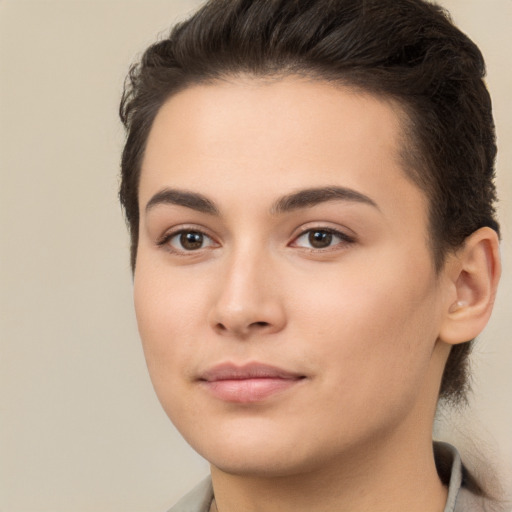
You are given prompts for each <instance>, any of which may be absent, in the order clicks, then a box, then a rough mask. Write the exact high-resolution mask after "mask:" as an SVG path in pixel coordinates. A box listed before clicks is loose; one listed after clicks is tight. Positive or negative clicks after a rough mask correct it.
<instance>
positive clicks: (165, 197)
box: [146, 188, 219, 215]
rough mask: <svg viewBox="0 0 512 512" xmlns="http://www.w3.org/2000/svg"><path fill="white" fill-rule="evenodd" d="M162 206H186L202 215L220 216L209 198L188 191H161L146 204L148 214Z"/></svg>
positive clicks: (168, 189)
mask: <svg viewBox="0 0 512 512" xmlns="http://www.w3.org/2000/svg"><path fill="white" fill-rule="evenodd" d="M161 204H173V205H178V206H184V207H185V208H191V209H192V210H196V211H198V212H201V213H208V214H210V215H219V209H218V208H217V207H216V206H215V204H214V203H213V202H212V201H210V200H209V199H208V198H207V197H205V196H203V195H202V194H198V193H196V192H189V191H187V190H177V189H172V188H164V189H163V190H160V191H159V192H157V193H156V194H155V195H154V196H153V197H152V198H151V199H150V200H149V201H148V203H147V204H146V213H147V212H148V211H150V210H151V209H153V208H155V206H158V205H161Z"/></svg>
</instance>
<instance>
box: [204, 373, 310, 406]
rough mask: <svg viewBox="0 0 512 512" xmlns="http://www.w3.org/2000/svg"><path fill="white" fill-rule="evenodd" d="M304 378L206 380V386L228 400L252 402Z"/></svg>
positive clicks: (218, 396) (267, 396)
mask: <svg viewBox="0 0 512 512" xmlns="http://www.w3.org/2000/svg"><path fill="white" fill-rule="evenodd" d="M301 381H302V379H281V378H273V377H267V378H253V379H232V380H230V379H228V380H216V381H204V382H203V384H204V385H205V387H206V388H207V389H208V391H210V393H212V394H213V395H214V396H215V397H217V398H220V399H221V400H224V401H226V402H236V403H252V402H261V401H262V400H265V399H266V398H269V397H271V396H272V395H275V394H276V393H280V392H282V391H285V390H288V389H290V388H292V387H293V386H296V385H297V384H298V383H299V382H301Z"/></svg>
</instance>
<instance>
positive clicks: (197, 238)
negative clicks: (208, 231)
mask: <svg viewBox="0 0 512 512" xmlns="http://www.w3.org/2000/svg"><path fill="white" fill-rule="evenodd" d="M180 243H181V245H182V247H183V248H184V249H187V250H193V249H200V248H201V246H202V245H203V235H202V234H201V233H197V232H195V231H188V232H187V233H182V234H181V236H180Z"/></svg>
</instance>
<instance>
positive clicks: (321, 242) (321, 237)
mask: <svg viewBox="0 0 512 512" xmlns="http://www.w3.org/2000/svg"><path fill="white" fill-rule="evenodd" d="M332 239H333V235H332V233H330V232H329V231H322V230H316V231H315V230H312V231H310V232H309V234H308V242H309V243H310V245H311V247H314V248H315V249H324V248H326V247H329V246H330V245H331V243H332Z"/></svg>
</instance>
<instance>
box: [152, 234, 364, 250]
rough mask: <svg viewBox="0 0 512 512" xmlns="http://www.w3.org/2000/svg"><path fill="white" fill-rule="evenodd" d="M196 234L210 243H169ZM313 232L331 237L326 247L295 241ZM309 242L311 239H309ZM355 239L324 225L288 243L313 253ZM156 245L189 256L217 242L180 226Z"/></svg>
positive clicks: (348, 242)
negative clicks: (195, 245)
mask: <svg viewBox="0 0 512 512" xmlns="http://www.w3.org/2000/svg"><path fill="white" fill-rule="evenodd" d="M192 233H193V234H197V235H200V236H201V237H202V241H204V240H209V241H210V243H209V244H208V245H207V246H203V245H201V247H198V248H196V249H185V248H181V249H178V248H176V247H173V246H172V245H171V241H172V240H173V239H174V238H176V237H181V236H183V235H186V234H192ZM313 233H322V234H323V235H328V236H329V237H331V238H330V239H329V245H327V246H326V247H304V246H301V245H297V241H298V240H300V239H301V238H302V237H305V236H306V235H309V236H311V235H312V234H313ZM332 238H338V239H339V241H338V242H337V243H335V244H333V245H331V244H330V242H331V241H332ZM309 241H310V242H311V240H309ZM355 241H356V239H355V238H354V237H352V236H349V235H347V234H346V233H343V232H342V231H338V230H336V229H333V228H326V227H312V228H307V229H304V230H302V231H301V232H300V233H299V234H298V235H297V236H296V237H295V238H294V239H293V240H292V242H291V243H290V244H288V245H289V246H291V247H297V248H300V249H303V250H306V251H309V252H315V253H325V252H328V251H330V250H336V249H337V248H339V247H338V246H340V245H350V244H353V243H355ZM156 245H157V246H159V247H165V248H166V249H167V250H168V251H169V252H170V253H172V254H176V255H179V256H190V255H192V254H194V253H196V254H197V253H198V252H199V251H201V250H205V249H211V248H212V247H213V248H215V246H218V243H217V242H216V241H215V240H214V239H213V238H212V237H211V236H210V235H208V234H206V233H205V232H204V231H203V230H202V229H194V228H192V227H191V228H180V229H178V230H175V231H172V232H169V233H166V234H164V235H163V236H162V237H161V238H160V239H159V240H157V242H156Z"/></svg>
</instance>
